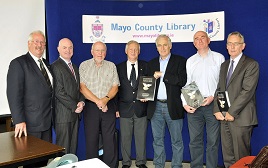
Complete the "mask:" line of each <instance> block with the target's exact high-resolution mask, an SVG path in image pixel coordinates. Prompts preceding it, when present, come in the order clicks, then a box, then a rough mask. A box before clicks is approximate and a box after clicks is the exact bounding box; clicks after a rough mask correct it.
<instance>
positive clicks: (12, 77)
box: [7, 53, 53, 132]
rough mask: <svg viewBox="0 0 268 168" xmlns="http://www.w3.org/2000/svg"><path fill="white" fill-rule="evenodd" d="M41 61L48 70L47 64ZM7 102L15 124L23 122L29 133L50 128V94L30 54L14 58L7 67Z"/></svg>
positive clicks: (51, 99) (51, 98)
mask: <svg viewBox="0 0 268 168" xmlns="http://www.w3.org/2000/svg"><path fill="white" fill-rule="evenodd" d="M43 61H44V63H45V64H46V66H47V68H48V69H50V67H49V65H48V63H47V62H46V60H44V59H43ZM7 98H8V103H9V107H10V111H11V115H12V119H13V123H14V124H18V123H21V122H26V126H27V130H28V131H30V132H41V131H46V130H48V129H49V128H50V127H51V123H52V110H53V108H52V107H53V105H52V103H53V92H51V91H50V88H49V86H48V84H47V83H46V80H45V78H44V76H43V74H42V73H41V71H40V69H39V67H38V66H37V64H36V62H35V61H34V59H33V58H32V57H31V55H30V54H29V53H27V54H25V55H22V56H20V57H17V58H15V59H14V60H12V61H11V63H10V65H9V69H8V74H7Z"/></svg>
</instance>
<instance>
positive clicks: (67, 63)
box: [60, 56, 76, 80]
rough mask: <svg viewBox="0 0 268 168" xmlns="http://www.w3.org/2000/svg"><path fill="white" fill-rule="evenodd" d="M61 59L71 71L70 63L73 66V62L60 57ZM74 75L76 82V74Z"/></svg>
mask: <svg viewBox="0 0 268 168" xmlns="http://www.w3.org/2000/svg"><path fill="white" fill-rule="evenodd" d="M60 58H61V59H62V60H63V61H64V62H65V63H66V65H67V66H68V68H69V69H70V67H69V63H71V65H72V66H73V63H72V62H71V61H70V62H68V61H66V60H65V59H64V58H63V57H62V56H60ZM70 71H71V69H70ZM73 72H74V69H73ZM73 72H72V73H73ZM73 75H74V78H75V80H76V76H75V72H74V73H73Z"/></svg>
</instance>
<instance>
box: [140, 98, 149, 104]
mask: <svg viewBox="0 0 268 168" xmlns="http://www.w3.org/2000/svg"><path fill="white" fill-rule="evenodd" d="M140 101H141V102H143V103H145V102H147V101H148V100H147V99H140Z"/></svg>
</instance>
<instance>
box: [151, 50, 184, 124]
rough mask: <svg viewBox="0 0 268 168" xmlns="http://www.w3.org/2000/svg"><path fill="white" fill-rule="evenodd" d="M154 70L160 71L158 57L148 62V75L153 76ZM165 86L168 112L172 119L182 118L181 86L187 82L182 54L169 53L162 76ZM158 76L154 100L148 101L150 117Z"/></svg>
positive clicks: (157, 86) (152, 110) (153, 107)
mask: <svg viewBox="0 0 268 168" xmlns="http://www.w3.org/2000/svg"><path fill="white" fill-rule="evenodd" d="M155 71H160V63H159V57H156V58H154V59H152V60H151V61H150V62H148V75H149V76H153V75H154V72H155ZM163 82H164V83H165V86H166V93H167V105H168V112H169V115H170V117H171V119H172V120H176V119H181V118H184V108H183V106H182V102H181V98H180V95H181V88H182V87H183V86H184V85H185V84H186V82H187V74H186V59H185V58H184V57H182V56H178V55H173V54H171V56H170V59H169V61H168V65H167V68H166V72H165V75H164V78H163ZM159 83H160V78H158V79H157V80H156V90H155V98H154V101H149V102H148V108H147V116H148V119H151V118H152V117H153V115H154V111H155V108H156V101H157V94H158V88H159Z"/></svg>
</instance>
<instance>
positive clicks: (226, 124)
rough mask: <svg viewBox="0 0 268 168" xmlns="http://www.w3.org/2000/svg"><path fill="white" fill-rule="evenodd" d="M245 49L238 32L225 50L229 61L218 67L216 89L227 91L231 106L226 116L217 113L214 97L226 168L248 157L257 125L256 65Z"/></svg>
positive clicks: (242, 38)
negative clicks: (218, 74)
mask: <svg viewBox="0 0 268 168" xmlns="http://www.w3.org/2000/svg"><path fill="white" fill-rule="evenodd" d="M245 46H246V44H245V42H244V37H243V35H242V34H240V33H239V32H232V33H230V34H229V35H228V38H227V50H228V53H229V55H230V59H229V60H227V61H225V62H224V63H222V65H221V69H220V76H219V83H218V87H217V91H228V95H229V99H230V104H231V106H230V108H229V110H228V112H226V114H225V115H223V114H222V113H221V112H220V110H219V108H218V105H217V96H216V95H215V96H214V97H215V101H214V115H215V116H216V118H217V119H218V120H221V142H222V152H223V160H224V165H225V167H226V168H228V167H230V166H231V165H232V164H234V163H235V162H236V161H238V160H239V159H240V158H242V157H244V156H249V155H250V139H251V135H252V130H253V127H254V125H257V124H258V120H257V114H256V101H255V91H256V87H257V83H258V78H259V64H258V63H257V62H256V61H255V60H253V59H252V58H249V57H248V56H246V55H244V54H243V52H242V51H243V50H244V48H245ZM229 71H230V72H229ZM229 73H231V75H228V74H229ZM228 76H230V79H229V80H227V79H228Z"/></svg>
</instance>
